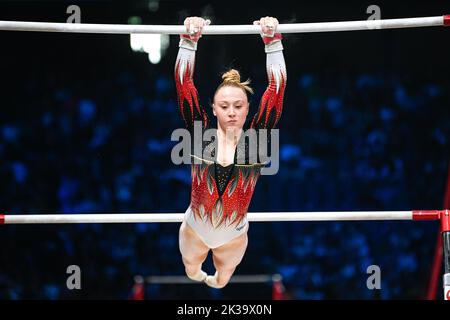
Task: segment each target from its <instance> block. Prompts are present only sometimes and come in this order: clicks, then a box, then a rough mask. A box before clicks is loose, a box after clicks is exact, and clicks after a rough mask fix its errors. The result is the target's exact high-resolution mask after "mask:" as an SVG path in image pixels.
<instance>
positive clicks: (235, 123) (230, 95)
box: [213, 86, 249, 131]
mask: <svg viewBox="0 0 450 320" xmlns="http://www.w3.org/2000/svg"><path fill="white" fill-rule="evenodd" d="M248 110H249V103H248V99H247V94H246V93H245V92H244V90H243V89H241V88H239V87H234V86H223V87H222V88H220V89H219V90H218V91H217V93H216V95H215V96H214V103H213V113H214V115H215V116H216V117H217V122H218V125H219V127H220V128H221V129H222V130H224V131H227V130H236V129H242V127H243V126H244V123H245V119H246V118H247V114H248Z"/></svg>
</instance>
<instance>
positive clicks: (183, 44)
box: [178, 34, 197, 51]
mask: <svg viewBox="0 0 450 320" xmlns="http://www.w3.org/2000/svg"><path fill="white" fill-rule="evenodd" d="M178 46H179V47H180V48H185V49H188V50H192V51H196V50H197V42H196V41H193V40H191V38H190V37H189V36H188V35H185V34H181V35H180V43H179V45H178Z"/></svg>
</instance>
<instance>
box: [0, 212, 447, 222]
mask: <svg viewBox="0 0 450 320" xmlns="http://www.w3.org/2000/svg"><path fill="white" fill-rule="evenodd" d="M418 212H422V211H338V212H249V213H248V215H247V218H248V220H249V221H259V222H268V221H358V220H361V221H362V220H413V216H414V215H417V213H418ZM426 212H427V215H426V216H424V217H422V220H425V219H426V217H428V220H435V219H438V218H439V212H440V211H437V210H435V211H426ZM430 212H435V215H431V214H430ZM183 216H184V213H103V214H97V213H95V214H94V213H93V214H64V213H59V214H20V215H10V214H6V215H0V223H3V224H52V223H160V222H182V221H183Z"/></svg>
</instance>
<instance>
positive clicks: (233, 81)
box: [214, 69, 253, 95]
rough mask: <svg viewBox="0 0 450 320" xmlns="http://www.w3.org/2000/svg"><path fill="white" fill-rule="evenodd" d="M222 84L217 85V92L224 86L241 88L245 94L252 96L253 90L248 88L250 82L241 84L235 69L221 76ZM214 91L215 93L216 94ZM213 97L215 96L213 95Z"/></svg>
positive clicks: (239, 76) (239, 75)
mask: <svg viewBox="0 0 450 320" xmlns="http://www.w3.org/2000/svg"><path fill="white" fill-rule="evenodd" d="M222 80H223V81H222V83H221V84H220V85H219V87H218V88H217V90H219V89H220V88H221V87H224V86H234V87H238V88H241V89H242V90H244V91H245V92H248V93H251V94H253V89H252V88H251V87H250V86H249V84H250V80H249V79H248V80H247V81H244V82H241V74H240V73H239V71H237V70H236V69H230V70H228V71H226V72H224V73H223V74H222ZM217 90H216V93H217ZM214 95H215V94H214Z"/></svg>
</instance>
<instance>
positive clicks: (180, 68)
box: [175, 17, 208, 132]
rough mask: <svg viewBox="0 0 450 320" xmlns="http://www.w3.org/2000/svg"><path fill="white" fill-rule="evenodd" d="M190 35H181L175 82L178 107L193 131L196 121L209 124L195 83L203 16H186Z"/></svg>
mask: <svg viewBox="0 0 450 320" xmlns="http://www.w3.org/2000/svg"><path fill="white" fill-rule="evenodd" d="M184 24H185V26H186V29H187V32H188V33H189V32H190V31H192V33H190V36H189V35H184V34H182V35H180V44H179V51H178V56H177V60H176V63H175V84H176V89H177V100H178V107H179V110H180V113H181V116H182V117H183V120H184V122H185V125H186V128H187V129H188V130H190V131H191V132H192V130H193V128H194V121H201V123H202V126H203V128H206V127H207V125H208V116H207V114H206V112H205V110H204V109H203V108H202V107H201V106H200V104H199V98H198V93H197V89H196V88H195V85H194V80H193V74H194V68H195V52H196V50H197V42H198V40H199V38H200V37H201V31H202V27H203V25H204V24H205V21H204V20H203V19H201V18H195V17H194V18H186V20H185V22H184ZM194 31H195V32H194Z"/></svg>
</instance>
